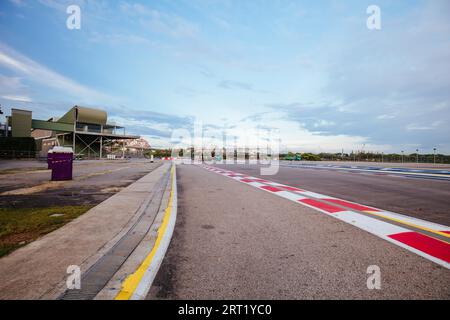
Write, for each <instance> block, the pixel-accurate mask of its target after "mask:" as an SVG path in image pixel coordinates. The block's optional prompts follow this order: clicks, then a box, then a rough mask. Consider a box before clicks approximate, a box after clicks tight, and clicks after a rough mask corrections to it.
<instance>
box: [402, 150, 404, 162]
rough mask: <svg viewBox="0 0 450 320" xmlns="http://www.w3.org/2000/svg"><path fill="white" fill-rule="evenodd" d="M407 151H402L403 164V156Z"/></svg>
mask: <svg viewBox="0 0 450 320" xmlns="http://www.w3.org/2000/svg"><path fill="white" fill-rule="evenodd" d="M404 153H405V151H403V150H402V163H403V155H404Z"/></svg>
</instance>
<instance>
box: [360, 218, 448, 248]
mask: <svg viewBox="0 0 450 320" xmlns="http://www.w3.org/2000/svg"><path fill="white" fill-rule="evenodd" d="M363 212H366V213H369V214H372V215H374V216H377V217H380V218H383V219H388V220H391V221H395V222H398V223H401V224H404V225H407V226H410V227H414V228H417V229H420V230H424V231H428V232H431V233H434V234H438V235H440V236H443V237H446V238H450V234H447V233H445V232H440V231H437V230H434V229H430V228H427V227H423V226H419V225H417V224H414V223H411V222H407V221H403V220H401V219H397V218H392V217H388V216H385V215H384V214H381V213H378V212H374V211H363ZM441 241H442V240H441ZM443 242H445V243H448V242H446V241H443Z"/></svg>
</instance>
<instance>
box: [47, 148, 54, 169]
mask: <svg viewBox="0 0 450 320" xmlns="http://www.w3.org/2000/svg"><path fill="white" fill-rule="evenodd" d="M52 161H53V150H49V151H48V153H47V169H51V168H52Z"/></svg>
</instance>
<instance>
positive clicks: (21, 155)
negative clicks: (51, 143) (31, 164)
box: [0, 150, 39, 159]
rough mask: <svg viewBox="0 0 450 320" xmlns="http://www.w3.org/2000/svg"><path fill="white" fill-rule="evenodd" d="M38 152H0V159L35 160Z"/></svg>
mask: <svg viewBox="0 0 450 320" xmlns="http://www.w3.org/2000/svg"><path fill="white" fill-rule="evenodd" d="M38 157H39V152H36V151H20V150H0V159H37V158H38Z"/></svg>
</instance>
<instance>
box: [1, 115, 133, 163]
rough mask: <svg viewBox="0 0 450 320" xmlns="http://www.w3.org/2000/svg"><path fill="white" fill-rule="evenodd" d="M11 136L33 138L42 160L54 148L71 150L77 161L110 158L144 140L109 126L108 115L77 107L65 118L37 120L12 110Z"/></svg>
mask: <svg viewBox="0 0 450 320" xmlns="http://www.w3.org/2000/svg"><path fill="white" fill-rule="evenodd" d="M6 120H7V121H6V125H7V135H8V136H10V137H13V138H26V137H33V138H34V139H35V141H36V150H37V151H39V155H40V156H46V155H47V152H48V150H49V149H51V148H53V147H54V146H62V147H71V148H72V149H73V150H74V154H75V157H77V158H88V159H93V158H106V157H107V155H108V154H114V153H116V154H117V153H118V154H119V155H120V153H121V152H124V150H125V149H126V144H127V141H134V140H136V139H140V137H139V136H136V135H129V134H126V131H125V128H124V127H121V126H119V125H116V124H115V123H111V122H108V115H107V113H106V112H105V111H103V110H99V109H93V108H86V107H80V106H75V107H73V108H71V109H70V110H69V111H68V112H67V113H66V114H64V115H63V116H62V117H61V118H51V119H48V120H38V119H33V117H32V112H31V111H28V110H19V109H11V116H8V117H7V118H6Z"/></svg>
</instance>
